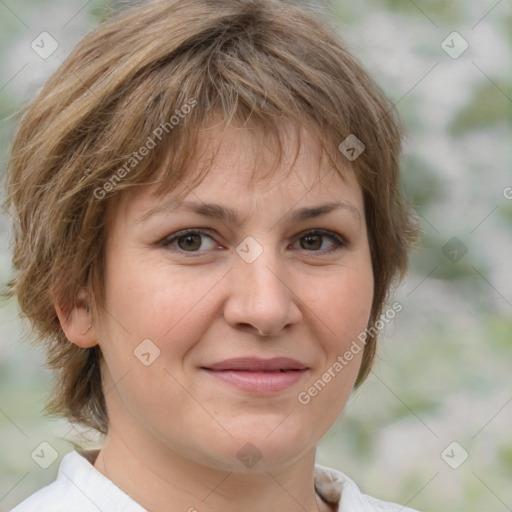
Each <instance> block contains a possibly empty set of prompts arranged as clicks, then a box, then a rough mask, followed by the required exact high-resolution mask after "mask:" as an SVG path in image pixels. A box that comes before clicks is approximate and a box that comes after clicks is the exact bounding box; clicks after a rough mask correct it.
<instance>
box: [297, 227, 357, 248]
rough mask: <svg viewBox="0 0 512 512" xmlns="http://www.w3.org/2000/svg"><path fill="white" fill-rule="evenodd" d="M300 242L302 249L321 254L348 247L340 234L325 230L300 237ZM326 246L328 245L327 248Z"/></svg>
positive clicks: (314, 231) (310, 232)
mask: <svg viewBox="0 0 512 512" xmlns="http://www.w3.org/2000/svg"><path fill="white" fill-rule="evenodd" d="M298 242H299V243H300V249H303V250H305V251H308V252H318V253H320V254H328V253H331V252H334V251H339V250H341V249H343V248H345V247H347V245H348V243H347V241H346V240H345V239H344V238H343V237H342V236H341V235H339V234H338V233H334V232H332V231H324V230H313V231H309V232H307V233H305V234H303V235H302V236H300V235H299V238H298ZM325 244H327V245H326V246H325ZM322 246H324V247H322Z"/></svg>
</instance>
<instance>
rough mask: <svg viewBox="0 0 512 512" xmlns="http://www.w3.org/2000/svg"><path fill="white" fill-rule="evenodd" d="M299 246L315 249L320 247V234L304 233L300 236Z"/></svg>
mask: <svg viewBox="0 0 512 512" xmlns="http://www.w3.org/2000/svg"><path fill="white" fill-rule="evenodd" d="M300 245H301V247H302V248H303V249H307V250H314V251H317V250H318V249H320V248H321V247H322V235H306V236H303V237H302V238H301V244H300Z"/></svg>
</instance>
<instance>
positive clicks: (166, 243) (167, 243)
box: [161, 229, 348, 257]
mask: <svg viewBox="0 0 512 512" xmlns="http://www.w3.org/2000/svg"><path fill="white" fill-rule="evenodd" d="M187 235H205V236H207V237H209V238H211V239H212V240H213V237H212V236H211V235H210V234H209V232H208V231H206V230H203V229H184V230H182V231H178V232H177V233H174V234H173V235H170V236H168V237H166V238H164V239H163V240H162V241H161V245H162V246H163V247H165V248H166V249H168V250H170V251H172V252H181V253H185V254H201V253H203V252H206V251H185V250H183V249H180V248H176V247H171V244H172V243H173V242H175V241H176V240H178V239H180V238H182V237H185V236H187ZM319 235H320V236H324V237H328V238H330V239H331V240H332V241H333V242H334V244H333V245H332V247H331V248H329V249H323V250H322V249H319V250H312V251H308V250H307V249H302V250H303V251H305V252H312V253H320V254H330V253H333V252H336V251H340V250H341V249H344V248H346V247H347V245H348V243H347V241H346V240H345V239H344V238H343V237H342V236H341V235H338V234H337V233H334V232H333V231H327V230H324V229H312V230H309V231H305V232H303V233H300V234H299V236H298V237H297V238H296V240H300V239H301V238H304V237H306V236H319ZM192 257H194V256H192Z"/></svg>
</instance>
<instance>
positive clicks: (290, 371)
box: [201, 357, 308, 394]
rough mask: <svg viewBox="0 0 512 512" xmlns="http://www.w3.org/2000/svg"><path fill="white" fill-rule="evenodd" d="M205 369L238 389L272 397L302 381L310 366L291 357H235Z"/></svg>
mask: <svg viewBox="0 0 512 512" xmlns="http://www.w3.org/2000/svg"><path fill="white" fill-rule="evenodd" d="M201 369H202V370H203V371H205V372H206V373H207V374H209V375H211V376H212V377H214V378H216V379H217V380H220V381H221V382H223V383H225V384H228V385H229V386H232V387H235V388H237V389H238V390H241V391H244V392H249V393H253V394H269V393H277V392H279V391H284V390H285V389H287V388H289V387H290V386H292V385H293V384H295V383H296V382H298V381H299V380H300V379H301V378H302V377H303V375H304V374H305V373H306V372H307V370H308V366H307V365H305V364H303V363H301V362H300V361H297V360H295V359H290V358H287V357H275V358H272V359H258V358H234V359H228V360H225V361H221V362H218V363H214V364H210V365H208V366H203V367H202V368H201Z"/></svg>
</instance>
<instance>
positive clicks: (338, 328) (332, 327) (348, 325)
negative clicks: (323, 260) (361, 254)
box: [309, 265, 373, 350]
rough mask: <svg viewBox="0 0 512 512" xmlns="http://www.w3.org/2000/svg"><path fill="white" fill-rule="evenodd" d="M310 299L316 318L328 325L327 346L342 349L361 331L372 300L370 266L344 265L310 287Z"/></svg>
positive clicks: (366, 320) (364, 325) (367, 316)
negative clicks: (353, 266)
mask: <svg viewBox="0 0 512 512" xmlns="http://www.w3.org/2000/svg"><path fill="white" fill-rule="evenodd" d="M309 294H310V303H311V304H313V307H312V309H313V308H314V313H315V314H316V315H317V317H318V321H319V322H322V323H323V324H324V325H325V327H326V328H327V332H328V333H329V335H328V336H327V339H328V343H329V346H328V347H327V348H329V349H331V350H333V349H339V350H341V349H343V347H344V346H345V345H346V344H347V343H349V344H350V342H351V340H352V339H355V338H357V335H358V334H359V333H360V332H362V331H364V330H365V329H366V327H367V324H368V320H369V318H370V313H371V306H372V301H373V275H372V271H371V267H369V266H367V265H364V266H362V267H360V268H350V267H346V268H343V269H342V270H340V271H339V272H335V273H333V274H332V275H331V276H329V278H328V279H325V280H323V281H322V282H318V283H316V284H315V285H314V286H312V287H311V291H310V292H309Z"/></svg>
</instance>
